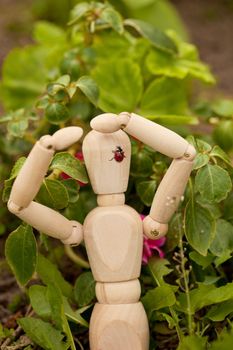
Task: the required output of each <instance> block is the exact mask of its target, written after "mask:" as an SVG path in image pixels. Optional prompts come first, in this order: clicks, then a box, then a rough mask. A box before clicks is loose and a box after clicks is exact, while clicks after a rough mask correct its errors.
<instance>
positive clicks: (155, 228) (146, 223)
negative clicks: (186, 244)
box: [143, 215, 168, 239]
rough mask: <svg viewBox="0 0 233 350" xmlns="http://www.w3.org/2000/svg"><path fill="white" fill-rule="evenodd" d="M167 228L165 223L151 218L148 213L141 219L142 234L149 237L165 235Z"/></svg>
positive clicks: (155, 237)
mask: <svg viewBox="0 0 233 350" xmlns="http://www.w3.org/2000/svg"><path fill="white" fill-rule="evenodd" d="M167 230H168V225H167V224H161V223H159V222H158V221H155V220H153V219H152V218H151V217H150V215H148V216H147V217H146V218H145V219H144V220H143V232H144V235H145V236H146V237H148V238H150V239H159V238H161V237H163V236H165V235H166V233H167Z"/></svg>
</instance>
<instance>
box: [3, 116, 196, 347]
mask: <svg viewBox="0 0 233 350" xmlns="http://www.w3.org/2000/svg"><path fill="white" fill-rule="evenodd" d="M91 127H92V129H93V130H92V131H90V132H89V133H88V134H87V136H86V137H85V138H84V141H83V154H84V160H85V164H86V167H87V171H88V175H89V177H90V181H91V185H92V187H93V190H94V192H95V193H96V194H97V203H98V207H97V208H95V209H93V210H92V211H91V212H90V213H89V214H88V216H87V217H86V219H85V222H84V225H83V226H82V225H81V224H80V223H78V222H76V221H69V220H68V219H66V218H65V217H63V216H62V215H61V214H59V213H58V212H56V211H54V210H52V209H50V208H47V207H45V206H43V205H42V204H39V203H36V202H33V198H34V197H35V196H36V194H37V192H38V191H39V188H40V186H41V183H42V181H43V178H44V176H45V174H46V172H47V169H48V167H49V164H50V162H51V159H52V157H53V154H54V152H55V151H56V150H62V149H64V148H66V147H69V146H70V145H71V144H73V143H75V142H77V141H78V140H79V139H80V138H81V136H82V129H81V128H79V127H68V128H64V129H61V130H59V131H57V132H56V133H55V134H54V135H53V136H49V135H46V136H43V137H42V138H41V139H40V140H39V141H38V142H37V143H36V144H35V146H34V147H33V149H32V151H31V152H30V154H29V156H28V158H27V160H26V162H25V164H24V165H23V167H22V169H21V171H20V173H19V175H18V177H17V178H16V180H15V182H14V185H13V188H12V191H11V195H10V200H9V203H8V208H9V210H10V211H11V212H12V213H14V214H15V215H17V216H18V217H19V218H21V219H22V220H23V221H25V222H27V223H29V224H30V225H32V226H34V227H35V228H36V229H37V230H39V231H42V232H45V233H47V234H48V235H50V236H52V237H55V238H58V239H60V240H62V242H63V243H64V244H76V245H77V244H79V243H80V242H81V241H82V240H83V239H84V241H85V245H86V249H87V254H88V258H89V261H90V265H91V269H92V273H93V275H94V278H95V280H96V296H97V299H98V303H96V305H95V307H94V310H93V313H92V317H91V322H90V348H91V350H148V348H149V327H148V321H147V317H146V314H145V311H144V308H143V306H142V304H141V303H140V302H139V298H140V293H141V288H140V283H139V281H138V277H139V275H140V269H141V259H142V244H143V233H144V234H145V235H146V236H147V237H149V238H152V239H159V238H160V237H162V236H164V235H165V234H166V232H167V224H168V221H169V219H170V218H171V216H172V215H173V213H174V212H175V210H176V208H177V206H178V204H179V201H180V198H181V197H182V195H183V193H184V190H185V186H186V183H187V181H188V178H189V175H190V172H191V169H192V165H193V159H194V157H195V153H196V152H195V149H194V148H193V147H192V146H191V145H189V144H188V142H187V141H185V140H184V139H183V138H182V137H180V136H179V135H177V134H176V133H174V132H173V131H170V130H168V129H166V128H164V127H162V126H160V125H158V124H156V123H154V122H151V121H149V120H147V119H144V118H143V117H140V116H138V115H136V114H129V113H127V112H124V113H121V114H120V115H118V116H117V115H115V114H110V113H105V114H102V115H99V116H97V117H95V118H94V119H93V120H92V121H91ZM123 130H124V131H123ZM126 133H128V134H129V135H132V136H133V137H135V138H137V139H138V140H140V141H142V142H143V143H145V144H147V145H149V146H150V147H152V148H153V149H155V150H156V151H159V152H161V153H163V154H165V155H167V156H169V157H171V158H174V160H173V162H172V163H171V165H170V167H169V169H168V171H167V172H166V174H165V176H164V178H163V180H162V181H161V183H160V185H159V187H158V190H157V192H156V194H155V197H154V200H153V204H152V207H151V210H150V214H149V215H148V216H147V217H146V218H145V220H144V221H143V222H142V221H141V219H140V216H139V214H138V213H137V212H136V211H135V210H134V209H133V208H131V207H129V206H127V205H125V195H124V192H125V191H126V189H127V185H128V178H129V169H130V156H131V145H130V140H129V138H128V136H127V134H126Z"/></svg>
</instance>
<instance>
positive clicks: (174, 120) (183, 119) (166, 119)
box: [142, 112, 198, 126]
mask: <svg viewBox="0 0 233 350" xmlns="http://www.w3.org/2000/svg"><path fill="white" fill-rule="evenodd" d="M142 114H144V112H142ZM146 117H147V119H150V120H153V121H156V123H158V124H166V125H173V126H174V125H184V124H192V125H197V124H198V119H197V118H196V117H193V116H188V115H180V114H179V115H175V114H158V115H156V114H153V115H152V114H150V115H147V116H146Z"/></svg>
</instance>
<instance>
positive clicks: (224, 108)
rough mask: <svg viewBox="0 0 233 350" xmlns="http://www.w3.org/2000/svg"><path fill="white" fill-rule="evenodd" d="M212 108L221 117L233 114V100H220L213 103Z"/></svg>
mask: <svg viewBox="0 0 233 350" xmlns="http://www.w3.org/2000/svg"><path fill="white" fill-rule="evenodd" d="M212 110H213V112H214V113H216V114H218V115H220V116H221V117H232V116H233V100H227V99H224V100H218V101H215V102H214V103H213V104H212Z"/></svg>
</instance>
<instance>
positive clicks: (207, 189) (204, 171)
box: [195, 164, 232, 202]
mask: <svg viewBox="0 0 233 350" xmlns="http://www.w3.org/2000/svg"><path fill="white" fill-rule="evenodd" d="M231 188H232V183H231V178H230V176H229V174H228V172H227V171H226V170H224V169H222V168H221V167H219V166H218V165H211V164H207V165H206V166H205V167H204V168H201V169H200V170H198V172H197V175H196V178H195V189H196V191H199V192H200V194H201V196H202V197H203V198H205V199H206V200H207V201H210V202H212V201H213V202H220V201H222V200H223V199H224V198H226V197H227V194H228V192H230V190H231Z"/></svg>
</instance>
